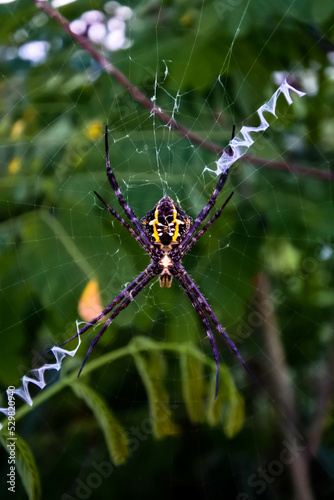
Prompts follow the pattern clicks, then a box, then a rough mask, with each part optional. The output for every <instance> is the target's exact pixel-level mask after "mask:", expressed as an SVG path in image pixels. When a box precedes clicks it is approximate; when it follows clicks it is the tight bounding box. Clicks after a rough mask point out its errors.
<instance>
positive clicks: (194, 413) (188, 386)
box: [180, 351, 205, 423]
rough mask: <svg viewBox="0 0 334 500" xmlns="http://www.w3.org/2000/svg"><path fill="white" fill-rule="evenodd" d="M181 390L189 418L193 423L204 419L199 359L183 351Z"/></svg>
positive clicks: (181, 356)
mask: <svg viewBox="0 0 334 500" xmlns="http://www.w3.org/2000/svg"><path fill="white" fill-rule="evenodd" d="M180 367H181V378H182V392H183V398H184V401H185V404H186V408H187V412H188V415H189V419H190V421H191V422H193V423H200V422H204V421H205V411H204V404H203V395H204V390H205V387H204V383H203V381H204V374H203V364H202V362H201V361H200V360H198V359H197V358H195V357H194V356H191V355H190V354H189V353H188V352H186V351H184V352H182V353H181V355H180Z"/></svg>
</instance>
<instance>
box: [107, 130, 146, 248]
mask: <svg viewBox="0 0 334 500" xmlns="http://www.w3.org/2000/svg"><path fill="white" fill-rule="evenodd" d="M104 138H105V147H106V169H107V177H108V180H109V183H110V185H111V187H112V188H113V190H114V192H115V195H116V196H117V199H118V202H119V204H120V205H121V207H122V208H123V210H124V212H125V213H126V216H127V217H128V219H129V220H130V222H132V224H133V225H134V226H135V228H136V229H137V231H138V234H139V235H140V237H141V239H142V241H143V244H144V245H145V247H144V248H145V250H146V251H147V252H148V251H149V249H150V248H151V246H152V245H151V243H150V241H149V239H148V237H147V236H146V234H145V233H144V231H143V228H142V227H141V225H140V222H139V220H138V219H137V217H136V215H135V213H134V211H133V210H132V208H131V207H130V206H129V205H128V204H127V202H126V201H125V198H124V196H123V195H122V193H121V190H120V188H119V186H118V183H117V181H116V177H115V174H114V172H113V171H112V170H111V167H110V159H109V144H108V125H106V128H105V135H104Z"/></svg>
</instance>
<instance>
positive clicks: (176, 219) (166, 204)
mask: <svg viewBox="0 0 334 500" xmlns="http://www.w3.org/2000/svg"><path fill="white" fill-rule="evenodd" d="M141 223H142V225H143V229H144V231H145V234H146V235H147V237H148V238H149V240H150V241H151V242H152V243H153V244H155V245H157V246H159V248H161V249H162V250H166V249H172V248H173V247H174V246H175V245H179V244H180V242H181V241H182V240H183V238H184V237H185V235H186V234H187V233H188V231H189V229H190V226H191V223H192V218H191V217H189V215H187V214H186V212H184V211H183V210H182V209H181V208H180V207H179V206H178V205H177V204H176V203H175V202H174V201H173V200H172V199H171V198H170V197H169V196H164V197H163V198H161V200H160V201H158V203H157V204H156V205H155V206H154V207H153V208H152V210H150V211H149V212H147V214H146V215H145V217H143V218H142V220H141Z"/></svg>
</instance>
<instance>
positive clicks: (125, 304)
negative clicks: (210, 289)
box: [78, 270, 156, 377]
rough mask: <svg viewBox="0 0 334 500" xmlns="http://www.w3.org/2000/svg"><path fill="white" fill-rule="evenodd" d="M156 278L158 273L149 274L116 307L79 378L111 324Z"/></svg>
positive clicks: (93, 343)
mask: <svg viewBox="0 0 334 500" xmlns="http://www.w3.org/2000/svg"><path fill="white" fill-rule="evenodd" d="M155 276H156V273H155V272H154V271H153V270H152V271H151V272H150V273H147V274H146V276H145V277H144V279H142V280H141V281H140V282H139V283H137V285H136V286H135V287H134V288H133V289H132V290H131V292H130V293H129V294H128V295H127V297H125V298H124V300H123V302H122V303H121V304H120V305H119V306H118V307H116V309H115V310H114V311H113V312H112V314H111V315H110V316H109V318H108V319H107V321H106V322H105V324H104V325H103V327H102V328H101V329H100V330H99V332H98V334H97V335H96V336H95V337H94V338H93V340H92V342H91V344H90V346H89V349H88V351H87V354H86V356H85V357H84V360H83V362H82V365H81V367H80V370H79V372H78V377H79V376H80V373H81V372H82V369H83V367H84V365H85V363H86V361H87V359H88V357H89V355H90V353H91V352H92V350H93V349H94V346H95V345H96V344H97V342H98V341H99V340H100V338H101V337H102V335H103V334H104V332H105V331H106V329H107V328H108V326H110V325H111V323H112V322H113V321H114V319H115V318H116V317H117V316H118V315H119V313H120V312H121V311H123V309H125V308H126V307H128V305H129V304H130V303H131V302H132V301H133V300H134V298H135V297H136V296H137V295H138V294H139V293H140V292H141V291H142V290H143V288H145V286H146V285H147V284H148V283H149V282H150V281H151V280H152V279H153V278H154V277H155Z"/></svg>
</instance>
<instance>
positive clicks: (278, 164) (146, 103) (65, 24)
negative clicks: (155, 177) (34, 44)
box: [33, 0, 334, 181]
mask: <svg viewBox="0 0 334 500" xmlns="http://www.w3.org/2000/svg"><path fill="white" fill-rule="evenodd" d="M33 1H34V3H35V4H36V5H37V7H39V8H40V9H41V10H43V11H44V12H45V13H46V14H47V15H48V16H49V17H51V18H53V19H55V20H56V21H57V23H58V24H59V25H60V26H61V27H62V28H63V30H64V31H66V32H67V33H68V34H69V35H70V36H71V37H72V38H73V40H74V41H75V42H77V43H78V44H79V45H80V46H81V47H82V48H83V49H84V50H85V51H86V52H88V53H89V54H90V55H91V56H92V57H93V58H94V59H95V60H96V61H97V62H98V63H99V64H100V65H101V66H102V68H103V69H104V70H105V71H106V72H107V73H109V74H110V75H112V76H113V77H114V78H115V79H116V80H117V81H118V83H119V84H120V85H121V86H122V87H123V88H124V89H125V90H127V91H128V92H129V94H130V95H131V96H132V97H133V99H134V100H135V101H137V102H138V103H139V104H141V105H142V106H143V107H144V108H146V109H147V110H148V111H150V113H151V114H152V115H155V116H156V117H157V118H158V119H159V120H160V121H161V122H162V123H165V124H166V125H167V126H168V127H170V128H171V129H173V130H176V131H177V132H178V133H179V134H180V135H181V136H183V137H186V138H187V139H189V141H190V142H192V143H193V144H197V145H198V146H200V147H201V148H203V149H206V150H208V151H211V152H213V153H216V154H217V155H220V156H221V155H222V154H223V152H224V148H222V147H221V146H220V145H219V144H215V143H213V142H211V141H208V140H205V139H203V138H202V137H200V136H199V135H198V134H196V133H195V132H192V131H191V130H189V129H188V128H187V127H184V126H183V125H181V124H180V123H178V122H177V121H176V120H175V118H173V117H172V116H170V115H169V114H168V113H166V112H165V111H164V110H163V109H162V108H160V107H159V106H157V104H156V103H155V102H152V101H151V99H149V98H148V97H146V96H145V94H143V92H141V91H140V90H139V89H138V87H136V86H135V85H133V84H132V83H131V82H130V81H129V80H128V79H127V78H126V76H125V75H124V74H123V73H122V72H121V71H119V70H118V69H117V68H116V67H115V66H114V65H113V64H112V63H111V62H110V61H108V59H106V58H105V57H104V55H103V54H101V52H99V51H98V50H97V49H96V48H95V47H94V46H93V45H92V44H91V43H90V41H89V40H88V39H87V38H86V37H85V36H83V35H78V34H76V33H74V32H73V31H72V30H71V28H70V23H69V21H68V20H67V19H66V18H65V17H64V16H62V15H61V14H60V13H59V12H58V11H57V10H55V9H53V8H52V7H51V6H50V5H49V4H48V3H47V2H45V1H43V2H42V1H40V0H33ZM226 152H228V150H227V149H226ZM243 160H245V161H247V162H248V163H251V164H252V165H261V166H263V167H268V168H274V169H278V170H286V171H290V172H294V173H296V174H298V175H306V176H309V177H314V178H317V179H323V180H330V181H334V173H332V172H327V171H321V170H320V171H319V170H317V169H314V168H310V167H306V166H296V165H292V164H287V163H285V162H283V161H278V160H276V161H273V160H267V159H263V158H258V157H254V156H250V155H244V156H243Z"/></svg>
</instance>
